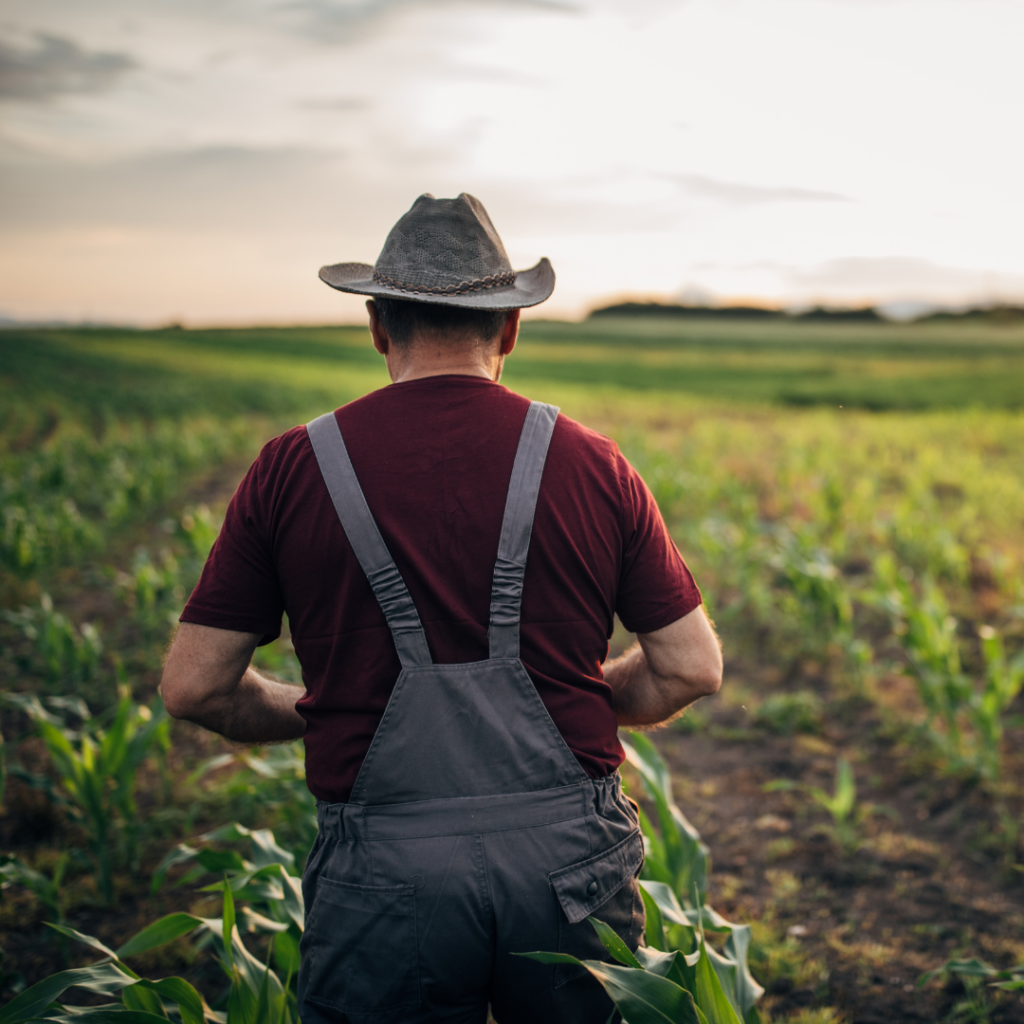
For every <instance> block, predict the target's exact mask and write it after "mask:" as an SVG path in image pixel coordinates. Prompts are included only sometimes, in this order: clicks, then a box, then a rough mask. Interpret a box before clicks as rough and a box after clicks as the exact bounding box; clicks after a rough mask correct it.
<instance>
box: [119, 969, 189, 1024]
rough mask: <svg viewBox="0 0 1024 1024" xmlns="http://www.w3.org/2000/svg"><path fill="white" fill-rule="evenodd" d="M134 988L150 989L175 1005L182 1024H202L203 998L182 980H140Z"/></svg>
mask: <svg viewBox="0 0 1024 1024" xmlns="http://www.w3.org/2000/svg"><path fill="white" fill-rule="evenodd" d="M135 987H136V988H137V989H139V988H148V989H151V990H152V991H153V992H155V993H156V994H157V995H159V996H160V997H161V998H163V999H166V1000H168V1001H170V1002H172V1003H175V1004H176V1005H177V1007H178V1012H179V1013H180V1014H181V1022H182V1024H204V1021H205V1014H204V1005H203V997H202V996H201V995H200V994H199V993H198V992H197V991H196V990H195V989H194V988H193V987H192V986H191V985H190V984H189V983H188V982H187V981H186V980H185V979H184V978H164V979H163V980H162V981H146V980H142V981H140V982H139V983H138V985H136V986H135Z"/></svg>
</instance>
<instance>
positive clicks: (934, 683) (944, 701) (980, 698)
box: [872, 556, 1024, 780]
mask: <svg viewBox="0 0 1024 1024" xmlns="http://www.w3.org/2000/svg"><path fill="white" fill-rule="evenodd" d="M876 571H877V574H878V578H879V588H878V591H877V592H876V594H875V595H874V597H873V598H872V600H873V601H874V603H875V604H876V605H878V606H879V607H881V608H883V609H885V610H886V611H888V612H889V613H890V614H891V615H892V617H893V619H894V620H895V633H896V635H897V636H898V637H899V639H900V642H901V645H902V647H903V650H904V652H905V653H906V655H907V660H908V674H909V675H910V676H911V677H912V678H913V679H914V681H915V683H916V684H917V691H918V694H919V695H920V697H921V702H922V704H923V705H924V707H925V713H926V715H927V720H926V725H927V728H928V729H929V731H930V734H931V736H932V738H933V740H934V741H935V742H936V743H937V744H938V745H939V747H940V749H942V750H944V751H945V752H946V754H947V755H948V756H949V758H950V760H951V762H952V765H953V767H954V769H961V768H967V769H969V770H971V771H973V772H975V773H977V774H978V775H980V776H982V777H983V778H987V779H990V780H994V779H997V778H998V777H999V774H1000V767H1001V761H1000V754H1001V751H1000V746H1001V743H1002V737H1003V720H1004V717H1005V715H1006V713H1007V711H1008V710H1009V708H1010V705H1011V704H1012V703H1013V701H1014V699H1015V698H1016V696H1017V694H1018V693H1019V692H1020V690H1021V686H1022V685H1024V649H1022V650H1021V651H1018V652H1017V654H1016V655H1015V656H1014V657H1013V658H1007V655H1006V651H1005V647H1004V645H1003V640H1002V637H1000V636H999V634H998V633H997V632H996V631H995V630H994V629H993V628H992V627H991V626H982V627H981V628H980V629H979V635H980V637H981V651H982V658H983V660H984V666H985V667H984V675H983V677H982V679H981V681H980V683H976V682H975V681H974V680H973V679H972V678H971V676H970V675H969V674H968V673H967V672H965V671H964V669H963V665H962V661H961V657H960V641H959V638H958V636H957V621H956V619H955V618H954V617H953V616H952V615H951V614H950V611H949V604H948V602H947V601H946V598H945V595H944V594H943V593H942V591H941V590H940V589H939V587H938V586H937V585H936V584H935V583H934V582H933V581H932V580H930V579H927V578H926V579H925V580H924V582H923V584H922V595H921V597H920V599H918V597H917V596H916V595H915V593H914V590H913V588H912V586H911V583H910V574H909V573H901V572H898V571H897V569H896V563H895V560H894V559H892V558H891V557H890V556H883V557H881V558H879V559H878V561H877V562H876ZM936 724H940V725H941V727H942V728H941V729H936V728H935V726H936Z"/></svg>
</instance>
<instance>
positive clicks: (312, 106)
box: [295, 96, 370, 114]
mask: <svg viewBox="0 0 1024 1024" xmlns="http://www.w3.org/2000/svg"><path fill="white" fill-rule="evenodd" d="M295 106H296V107H297V108H298V109H299V110H314V111H317V112H320V113H327V114H342V113H348V112H349V111H352V110H367V109H368V108H369V106H370V101H369V100H368V99H367V98H366V97H365V96H324V97H319V98H317V97H313V98H310V99H304V100H296V101H295Z"/></svg>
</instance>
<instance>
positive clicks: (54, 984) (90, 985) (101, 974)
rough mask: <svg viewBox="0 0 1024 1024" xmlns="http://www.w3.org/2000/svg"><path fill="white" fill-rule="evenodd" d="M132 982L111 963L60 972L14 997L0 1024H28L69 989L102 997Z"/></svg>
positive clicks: (132, 980)
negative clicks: (27, 1023) (21, 1023)
mask: <svg viewBox="0 0 1024 1024" xmlns="http://www.w3.org/2000/svg"><path fill="white" fill-rule="evenodd" d="M135 981H136V979H135V978H130V977H129V976H128V975H127V974H125V973H124V972H123V971H121V970H119V969H118V968H117V967H115V966H114V965H113V964H111V963H102V964H94V965H93V966H92V967H80V968H78V969H76V970H73V971H60V972H59V973H58V974H53V975H51V976H50V977H49V978H44V979H43V980H42V981H40V982H37V983H36V984H35V985H33V986H32V987H31V988H27V989H25V991H24V992H22V993H21V995H18V996H15V997H14V998H13V999H12V1000H11V1001H10V1002H9V1003H8V1004H7V1005H6V1006H5V1007H4V1008H3V1009H2V1010H0V1024H15V1022H16V1021H26V1020H31V1019H32V1018H33V1017H36V1016H38V1015H39V1014H40V1013H41V1012H42V1011H43V1010H45V1009H46V1008H47V1007H48V1006H49V1005H50V1003H52V1002H54V1000H56V999H59V998H60V997H61V996H62V995H63V994H64V993H65V992H66V991H67V990H68V989H69V988H74V987H76V986H77V987H79V988H86V989H88V990H89V991H90V992H98V993H100V994H101V995H113V994H114V993H115V992H119V991H120V990H121V989H122V988H125V987H127V986H128V985H134V984H135Z"/></svg>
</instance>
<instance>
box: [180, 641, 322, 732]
mask: <svg viewBox="0 0 1024 1024" xmlns="http://www.w3.org/2000/svg"><path fill="white" fill-rule="evenodd" d="M259 639H260V636H259V634H258V633H236V632H234V631H233V630H230V629H214V628H212V627H211V626H198V625H196V624H195V623H192V622H183V623H182V624H181V625H180V626H179V627H178V632H177V635H176V636H175V638H174V642H173V643H172V644H171V649H170V651H169V652H168V654H167V662H166V663H165V665H164V676H163V680H162V681H161V683H160V693H161V695H162V696H163V699H164V705H165V706H166V707H167V711H168V714H170V715H171V717H172V718H184V719H186V720H187V721H189V722H195V723H196V725H201V726H203V728H204V729H210V730H211V731H212V732H219V733H220V734H221V735H222V736H226V737H227V738H228V739H229V740H236V741H237V742H239V743H282V742H284V741H285V740H295V739H299V738H300V737H301V736H302V735H303V733H304V732H305V731H306V722H305V719H303V718H302V716H301V715H300V714H299V713H298V712H297V711H296V710H295V702H296V701H297V700H298V699H299V697H301V696H302V690H301V689H299V688H298V687H295V686H290V685H288V684H287V683H281V682H278V681H277V680H276V679H270V678H268V677H266V676H262V675H260V674H259V673H258V672H257V671H256V670H255V669H254V668H252V667H251V666H250V664H249V662H250V660H251V659H252V652H253V651H255V650H256V644H257V643H258V642H259Z"/></svg>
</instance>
